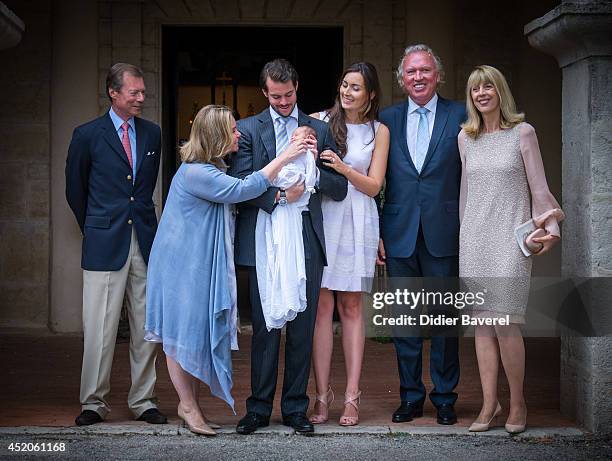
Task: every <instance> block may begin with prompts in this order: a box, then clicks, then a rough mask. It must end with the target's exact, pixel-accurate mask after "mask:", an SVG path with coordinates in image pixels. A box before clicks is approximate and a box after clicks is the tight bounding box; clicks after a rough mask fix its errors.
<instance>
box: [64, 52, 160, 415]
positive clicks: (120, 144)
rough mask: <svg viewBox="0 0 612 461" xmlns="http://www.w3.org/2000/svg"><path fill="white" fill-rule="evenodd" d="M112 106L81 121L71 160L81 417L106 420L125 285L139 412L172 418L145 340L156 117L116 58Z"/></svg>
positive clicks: (131, 398) (140, 86)
mask: <svg viewBox="0 0 612 461" xmlns="http://www.w3.org/2000/svg"><path fill="white" fill-rule="evenodd" d="M106 88H107V94H108V97H109V99H110V102H111V108H110V110H109V111H108V112H107V113H106V114H104V115H103V116H102V117H100V118H97V119H95V120H92V121H91V122H88V123H86V124H84V125H81V126H79V127H78V128H76V129H75V130H74V133H73V135H72V141H71V142H70V147H69V149H68V159H67V161H66V199H67V200H68V204H69V205H70V208H71V209H72V211H73V212H74V215H75V217H76V220H77V222H78V224H79V227H80V228H81V232H82V233H83V249H82V257H81V266H82V268H83V335H84V351H83V367H82V371H81V391H80V400H81V409H82V412H81V414H80V415H79V416H78V417H77V418H76V421H75V422H76V424H77V425H79V426H82V425H89V424H94V423H98V422H101V421H103V420H104V418H105V417H106V415H107V414H108V412H109V411H110V407H109V404H108V400H107V396H108V393H109V391H110V372H111V366H112V362H113V352H114V349H115V339H116V336H117V327H118V324H119V317H120V314H121V307H122V305H123V298H124V295H127V300H128V315H129V323H130V365H131V377H132V386H131V388H130V392H129V394H128V405H129V407H130V410H131V411H132V413H133V414H134V417H135V418H136V419H138V420H141V421H146V422H148V423H152V424H162V423H165V422H166V417H165V416H164V415H162V414H161V413H160V412H159V410H158V409H157V405H156V398H155V395H154V387H155V378H156V376H155V359H156V346H155V344H154V343H149V342H146V341H145V340H144V323H145V291H146V279H147V262H148V260H149V253H150V251H151V245H152V244H153V238H154V237H155V231H156V229H157V217H156V215H155V207H154V205H153V200H152V197H153V189H154V188H155V183H156V181H157V172H158V170H159V158H160V154H161V147H160V146H161V144H160V142H161V131H160V129H159V126H157V125H155V124H154V123H151V122H148V121H146V120H143V119H141V118H139V117H137V116H138V115H140V113H141V111H142V105H143V102H144V99H145V85H144V80H143V74H142V71H141V70H140V69H139V68H137V67H135V66H133V65H131V64H124V63H118V64H115V65H114V66H113V67H112V68H111V69H110V71H109V73H108V76H107V79H106Z"/></svg>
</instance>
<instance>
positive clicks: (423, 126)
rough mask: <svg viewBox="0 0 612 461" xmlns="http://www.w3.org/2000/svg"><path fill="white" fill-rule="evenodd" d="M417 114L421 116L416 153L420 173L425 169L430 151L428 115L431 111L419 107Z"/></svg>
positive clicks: (416, 162) (416, 163)
mask: <svg viewBox="0 0 612 461" xmlns="http://www.w3.org/2000/svg"><path fill="white" fill-rule="evenodd" d="M416 112H417V113H418V114H419V128H418V130H417V139H416V152H415V153H414V154H415V155H414V159H415V165H414V166H415V167H416V169H417V171H418V172H419V173H420V172H421V168H423V162H424V161H425V156H426V155H427V149H429V122H428V121H427V113H428V112H429V109H426V108H424V107H419V108H418V109H417V110H416Z"/></svg>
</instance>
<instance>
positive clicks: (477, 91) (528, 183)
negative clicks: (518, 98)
mask: <svg viewBox="0 0 612 461" xmlns="http://www.w3.org/2000/svg"><path fill="white" fill-rule="evenodd" d="M466 100H467V110H468V120H467V121H466V122H465V123H464V124H463V125H462V127H463V130H462V131H461V132H460V133H459V137H458V144H459V152H460V155H461V162H462V165H463V170H462V178H461V193H460V200H459V202H460V205H459V207H460V210H459V213H460V219H461V227H460V232H459V275H460V276H461V277H462V278H463V279H464V280H465V281H466V282H467V284H468V286H477V285H478V286H479V290H482V289H483V288H485V289H486V295H485V298H484V299H485V303H484V304H483V305H482V306H478V310H474V311H473V312H472V315H473V316H475V317H485V318H492V319H498V318H507V319H509V321H510V324H509V325H500V322H498V323H497V324H495V326H484V325H483V326H477V327H476V330H475V345H476V356H477V359H478V369H479V373H480V381H481V384H482V392H483V404H482V409H481V411H480V414H479V415H478V417H477V418H476V420H475V421H474V423H473V424H472V425H471V426H470V429H469V430H470V431H472V432H481V431H486V430H488V428H489V426H490V424H491V422H492V421H493V419H494V418H495V417H496V416H497V415H499V414H500V413H501V411H502V410H501V405H500V403H499V401H498V398H497V376H498V369H499V361H500V359H501V363H502V365H503V367H504V371H505V373H506V377H507V378H508V384H509V387H510V411H509V415H508V419H507V421H506V425H505V428H506V431H508V432H509V433H519V432H522V431H524V430H525V425H526V421H527V407H526V404H525V397H524V394H523V381H524V376H525V345H524V342H523V337H522V334H521V329H520V324H522V323H525V309H526V306H527V300H528V298H529V285H530V282H529V278H530V276H531V263H532V259H533V258H531V257H528V256H525V254H524V253H523V251H522V250H521V247H520V246H519V244H518V242H517V240H516V237H515V235H514V230H515V228H517V227H518V226H520V225H521V224H523V223H524V222H526V221H528V220H529V219H530V218H533V220H534V222H535V223H536V226H538V227H539V228H540V229H539V230H538V231H537V233H536V235H538V234H539V235H540V236H539V237H536V238H533V243H532V247H531V252H532V254H537V255H542V254H544V253H546V252H547V251H549V250H550V248H551V247H552V246H553V245H555V244H556V243H557V242H558V240H559V238H560V232H559V225H558V222H559V221H561V220H562V219H563V218H564V215H563V212H562V211H561V210H560V208H559V204H558V203H557V201H556V200H555V198H554V197H553V195H552V194H551V193H550V191H549V189H548V185H547V183H546V176H545V174H544V165H543V163H542V157H541V155H540V149H539V146H538V140H537V137H536V134H535V130H534V129H533V127H532V126H531V125H529V124H528V123H525V122H524V121H523V120H524V115H523V114H520V113H518V112H517V111H516V106H515V103H514V98H513V97H512V93H511V92H510V88H509V87H508V83H507V82H506V79H505V78H504V76H503V75H502V73H501V72H500V71H499V70H497V69H495V68H494V67H491V66H478V67H476V68H475V69H474V71H473V72H472V73H471V75H470V77H469V79H468V82H467V88H466ZM527 254H528V255H529V252H528V253H527Z"/></svg>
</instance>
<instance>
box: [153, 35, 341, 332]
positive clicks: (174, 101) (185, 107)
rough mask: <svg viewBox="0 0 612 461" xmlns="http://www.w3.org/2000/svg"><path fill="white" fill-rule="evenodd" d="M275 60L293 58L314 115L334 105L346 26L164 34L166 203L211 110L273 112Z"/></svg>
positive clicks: (301, 98)
mask: <svg viewBox="0 0 612 461" xmlns="http://www.w3.org/2000/svg"><path fill="white" fill-rule="evenodd" d="M275 58H285V59H288V60H289V61H290V62H291V63H292V64H293V65H294V66H295V68H296V69H297V71H298V74H299V88H298V106H299V107H300V109H301V110H302V111H304V112H306V113H311V112H315V111H318V110H321V109H326V108H328V107H330V106H331V105H332V104H333V100H334V97H335V95H336V90H337V84H338V78H339V77H340V74H341V72H342V65H343V30H342V28H340V27H291V28H288V27H192V26H187V27H186V26H164V27H163V28H162V130H163V139H164V146H163V147H164V155H163V163H162V192H163V203H164V204H165V202H166V197H167V195H168V190H169V188H170V183H171V181H172V178H173V176H174V173H175V172H176V170H177V168H178V166H179V164H180V160H179V158H178V155H177V147H178V146H179V145H180V144H181V142H182V141H183V140H186V139H188V137H189V131H190V127H191V124H190V121H191V120H193V117H194V116H195V114H196V113H197V111H198V110H199V109H200V108H201V107H203V106H205V105H207V104H213V103H214V104H225V105H227V106H229V107H231V108H232V109H234V112H235V113H236V115H237V117H239V118H244V117H247V116H250V115H254V114H256V113H259V112H260V111H262V110H263V109H264V108H266V107H267V100H266V99H265V98H264V96H263V95H262V93H261V90H260V89H259V73H260V71H261V69H262V68H263V66H264V64H265V63H266V62H268V61H271V60H272V59H275ZM236 275H237V279H238V280H237V281H238V307H239V309H240V318H241V322H242V323H243V324H244V323H250V317H251V315H250V313H251V312H250V302H249V296H248V293H249V291H248V277H247V273H246V271H245V270H244V269H243V268H237V273H236Z"/></svg>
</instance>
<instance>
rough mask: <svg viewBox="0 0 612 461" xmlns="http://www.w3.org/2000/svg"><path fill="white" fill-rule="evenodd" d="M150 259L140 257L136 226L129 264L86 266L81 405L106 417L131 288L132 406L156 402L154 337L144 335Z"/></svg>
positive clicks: (138, 411) (151, 405)
mask: <svg viewBox="0 0 612 461" xmlns="http://www.w3.org/2000/svg"><path fill="white" fill-rule="evenodd" d="M146 288H147V265H146V263H145V262H144V259H143V258H142V254H141V253H140V248H139V247H138V240H137V238H136V232H135V231H134V230H133V229H132V242H131V245H130V251H129V254H128V257H127V261H126V262H125V265H124V266H123V267H122V268H121V269H120V270H118V271H108V272H102V271H87V270H84V271H83V334H84V351H83V368H82V371H81V394H80V399H81V408H82V410H93V411H95V412H96V413H98V414H99V415H100V416H101V417H102V418H105V417H106V415H107V414H108V412H109V411H110V406H109V404H108V400H107V397H108V394H109V392H110V374H111V367H112V365H113V354H114V351H115V340H116V338H117V328H118V326H119V317H120V316H121V307H122V305H123V298H124V294H125V293H127V299H128V316H129V322H130V371H131V375H132V386H131V387H130V392H129V394H128V406H129V407H130V410H131V411H132V413H133V414H134V417H136V418H138V417H139V416H140V415H141V414H142V413H143V412H144V411H146V410H148V409H149V408H156V406H157V405H156V398H155V395H154V392H153V388H154V387H155V378H156V376H155V359H156V356H157V349H156V344H155V343H150V342H147V341H145V340H144V324H145V301H146Z"/></svg>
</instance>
